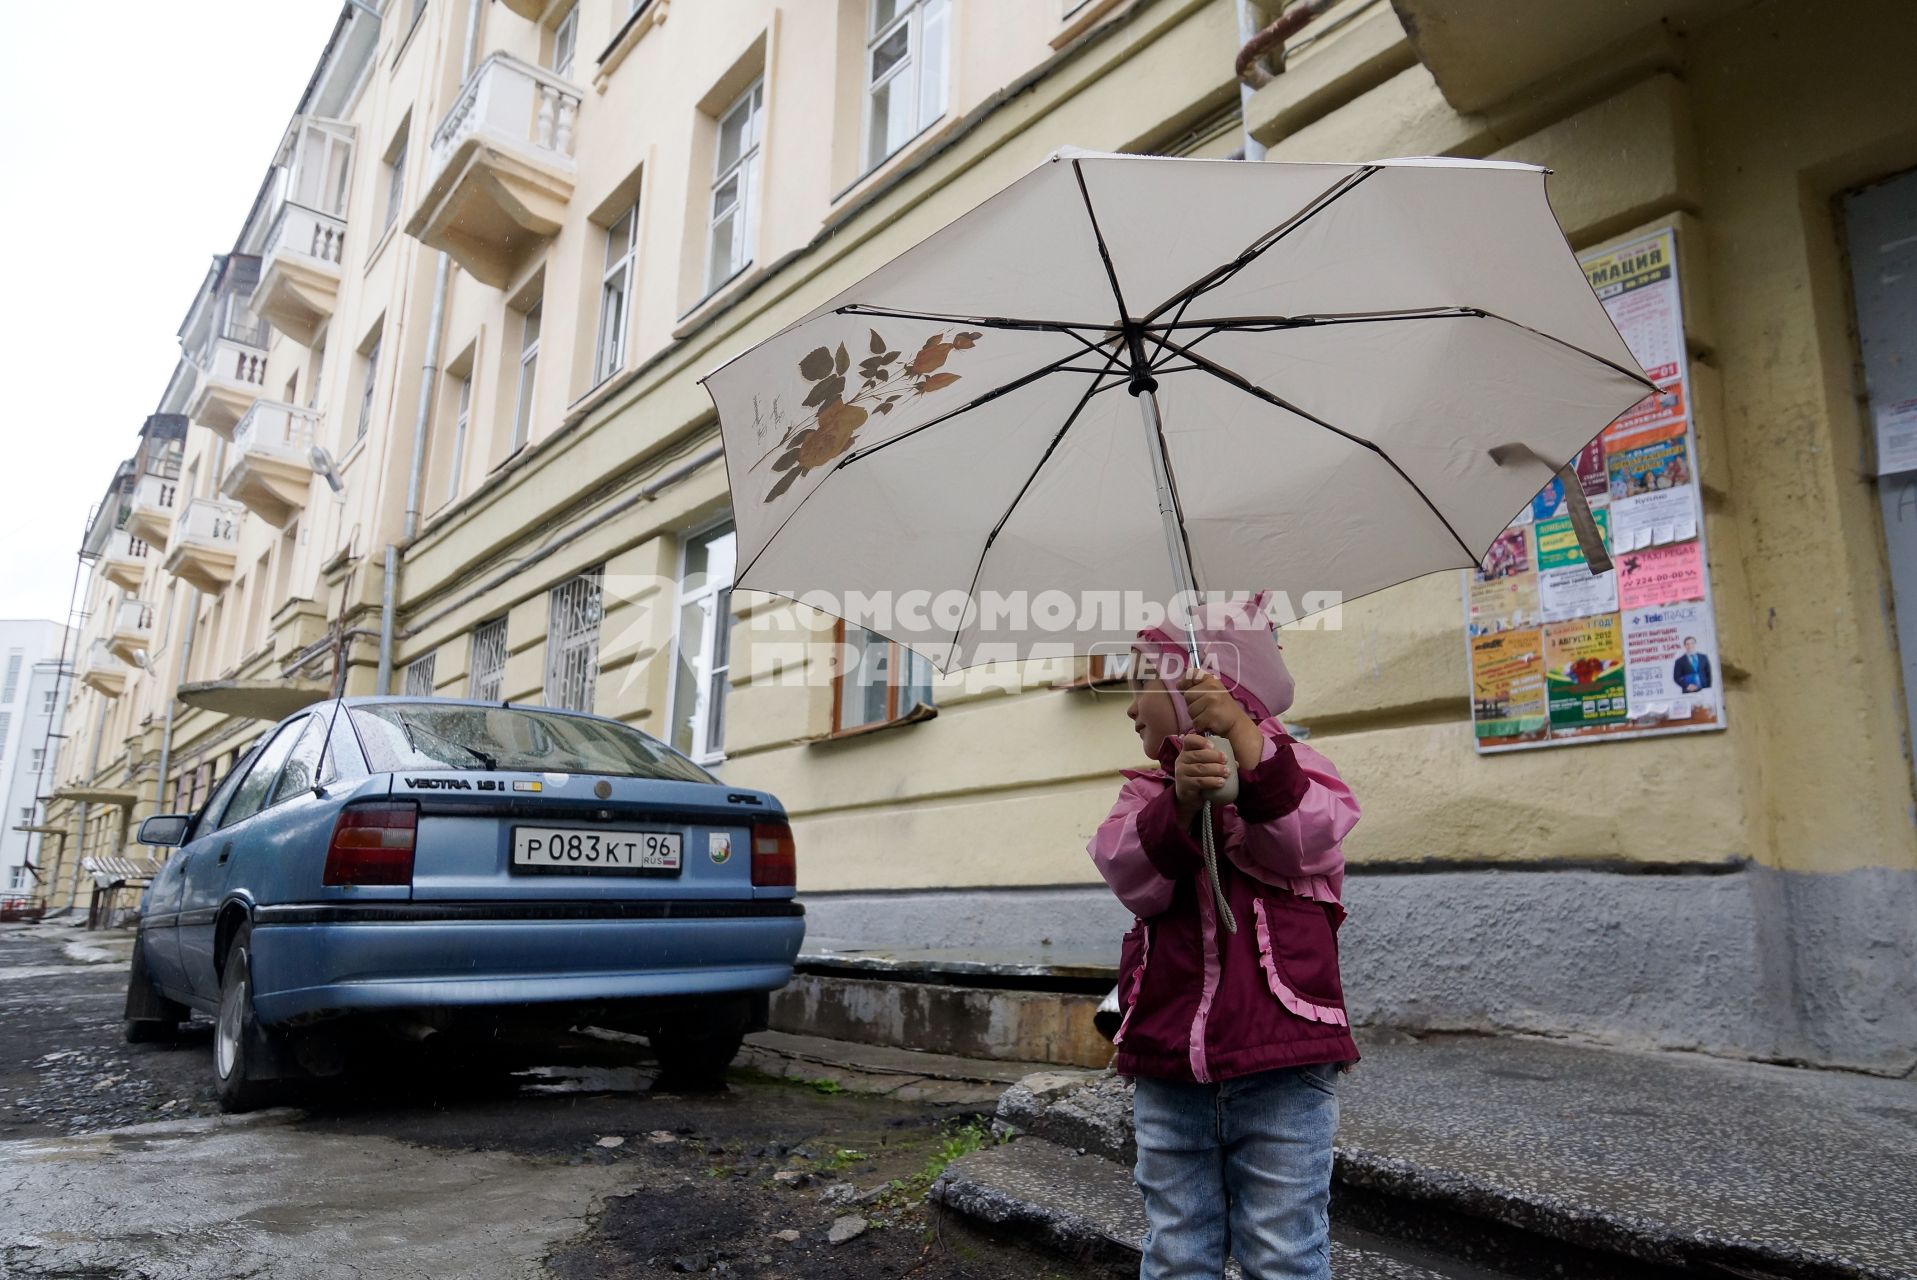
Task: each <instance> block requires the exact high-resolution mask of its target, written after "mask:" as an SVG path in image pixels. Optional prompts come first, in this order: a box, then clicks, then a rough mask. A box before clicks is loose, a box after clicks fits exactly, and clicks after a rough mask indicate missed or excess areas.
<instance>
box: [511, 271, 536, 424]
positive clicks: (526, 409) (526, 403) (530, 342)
mask: <svg viewBox="0 0 1917 1280" xmlns="http://www.w3.org/2000/svg"><path fill="white" fill-rule="evenodd" d="M543 310H544V304H543V303H539V302H535V303H533V304H532V306H530V307H528V308H526V314H525V315H524V316H522V317H521V318H520V323H519V394H518V398H517V400H516V401H515V403H514V405H513V448H514V449H515V450H517V449H519V448H520V447H521V446H522V445H524V444H525V443H526V441H527V440H529V439H530V438H531V437H532V415H533V381H534V379H535V378H536V377H537V376H538V374H539V320H540V314H541V312H542V311H543Z"/></svg>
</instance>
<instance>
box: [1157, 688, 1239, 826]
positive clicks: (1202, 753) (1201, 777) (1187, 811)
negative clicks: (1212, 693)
mask: <svg viewBox="0 0 1917 1280" xmlns="http://www.w3.org/2000/svg"><path fill="white" fill-rule="evenodd" d="M1239 714H1240V715H1243V714H1244V713H1243V712H1240V713H1239ZM1178 743H1179V749H1178V761H1177V764H1176V767H1174V768H1173V770H1172V787H1173V789H1174V790H1175V791H1176V792H1177V793H1178V815H1179V817H1180V818H1181V819H1183V820H1184V821H1186V822H1190V821H1191V820H1192V818H1193V817H1195V816H1196V815H1197V813H1198V811H1199V809H1200V808H1202V807H1203V806H1204V803H1205V797H1206V795H1207V794H1208V793H1209V792H1213V791H1216V790H1217V789H1218V788H1220V787H1222V786H1224V785H1225V779H1226V778H1227V777H1228V776H1229V774H1230V770H1229V769H1228V768H1227V767H1226V765H1225V753H1224V752H1222V751H1219V750H1216V749H1215V748H1213V746H1212V745H1211V743H1209V742H1207V741H1205V739H1204V738H1202V737H1200V736H1199V735H1198V734H1195V733H1188V734H1185V735H1183V736H1182V737H1180V738H1179V739H1178Z"/></svg>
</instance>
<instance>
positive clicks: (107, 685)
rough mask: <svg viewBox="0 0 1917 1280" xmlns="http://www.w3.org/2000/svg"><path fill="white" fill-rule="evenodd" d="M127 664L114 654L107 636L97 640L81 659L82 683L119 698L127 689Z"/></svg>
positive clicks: (111, 696)
mask: <svg viewBox="0 0 1917 1280" xmlns="http://www.w3.org/2000/svg"><path fill="white" fill-rule="evenodd" d="M126 675H127V665H126V663H124V662H122V661H120V660H119V659H118V658H116V657H114V656H113V653H112V652H111V651H110V650H109V649H108V648H107V642H106V640H105V638H104V637H103V638H101V639H98V640H95V641H94V642H93V647H92V648H90V649H88V650H87V655H86V657H84V658H82V659H81V660H80V683H81V684H84V685H87V686H89V687H91V688H94V689H97V690H99V691H100V692H101V693H104V694H105V695H106V696H107V697H109V698H117V697H119V696H120V694H121V693H123V692H124V691H125V690H126Z"/></svg>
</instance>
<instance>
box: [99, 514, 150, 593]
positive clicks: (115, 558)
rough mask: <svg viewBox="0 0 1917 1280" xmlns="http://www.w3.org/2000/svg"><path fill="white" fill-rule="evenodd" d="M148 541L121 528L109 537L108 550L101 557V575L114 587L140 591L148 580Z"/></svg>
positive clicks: (129, 530)
mask: <svg viewBox="0 0 1917 1280" xmlns="http://www.w3.org/2000/svg"><path fill="white" fill-rule="evenodd" d="M150 550H151V548H150V546H149V545H148V543H147V541H146V539H144V538H141V537H138V536H136V535H135V534H134V532H133V531H132V530H131V529H127V528H124V527H123V528H119V529H115V530H114V531H113V532H112V533H110V534H108V535H107V542H106V550H105V551H104V552H102V553H101V556H100V573H101V575H102V576H103V577H105V578H106V580H107V581H108V582H111V583H112V584H113V585H114V586H116V587H120V588H121V589H123V590H126V591H138V590H139V589H140V584H141V582H143V581H144V580H145V578H146V566H147V562H148V560H147V558H148V552H149V551H150Z"/></svg>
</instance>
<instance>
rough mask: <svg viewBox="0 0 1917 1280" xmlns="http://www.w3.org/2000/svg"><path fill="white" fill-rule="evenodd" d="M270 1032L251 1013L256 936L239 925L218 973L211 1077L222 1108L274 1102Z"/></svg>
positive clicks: (248, 1108)
mask: <svg viewBox="0 0 1917 1280" xmlns="http://www.w3.org/2000/svg"><path fill="white" fill-rule="evenodd" d="M269 1037H270V1033H269V1032H267V1030H266V1029H265V1028H264V1027H262V1026H260V1024H259V1021H258V1019H257V1018H255V1016H254V1014H253V936H252V930H251V928H249V927H248V926H246V925H241V926H240V930H239V932H238V933H237V934H235V935H234V936H233V941H232V943H231V944H230V945H229V946H228V947H227V949H226V964H225V965H224V967H222V968H221V970H220V1009H219V1013H218V1014H217V1015H216V1016H215V1018H214V1021H213V1076H214V1079H215V1081H217V1083H218V1084H219V1089H220V1110H222V1111H251V1110H253V1109H254V1108H256V1107H263V1106H266V1105H267V1104H268V1103H270V1102H271V1101H272V1100H273V1092H274V1088H273V1083H274V1082H273V1081H272V1080H270V1079H268V1078H267V1077H266V1075H265V1067H266V1065H267V1064H266V1062H265V1061H264V1059H265V1058H267V1057H268V1056H269V1055H270V1054H271V1050H272V1042H271V1039H270V1038H269Z"/></svg>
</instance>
